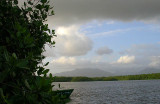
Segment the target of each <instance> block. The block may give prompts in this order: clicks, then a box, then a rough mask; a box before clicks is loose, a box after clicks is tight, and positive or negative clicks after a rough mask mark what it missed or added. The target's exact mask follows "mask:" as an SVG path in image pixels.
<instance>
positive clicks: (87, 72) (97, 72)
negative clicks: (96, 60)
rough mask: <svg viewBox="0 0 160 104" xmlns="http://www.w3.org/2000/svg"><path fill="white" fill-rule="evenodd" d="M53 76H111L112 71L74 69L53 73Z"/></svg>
mask: <svg viewBox="0 0 160 104" xmlns="http://www.w3.org/2000/svg"><path fill="white" fill-rule="evenodd" d="M55 76H86V77H107V76H113V74H112V73H110V72H107V71H104V70H100V69H90V68H86V69H76V70H72V71H66V72H61V73H57V74H55Z"/></svg>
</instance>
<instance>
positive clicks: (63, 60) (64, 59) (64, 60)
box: [51, 57, 76, 65]
mask: <svg viewBox="0 0 160 104" xmlns="http://www.w3.org/2000/svg"><path fill="white" fill-rule="evenodd" d="M51 63H55V64H62V65H65V64H67V65H75V64H76V59H75V58H74V57H59V58H57V59H54V60H52V62H51Z"/></svg>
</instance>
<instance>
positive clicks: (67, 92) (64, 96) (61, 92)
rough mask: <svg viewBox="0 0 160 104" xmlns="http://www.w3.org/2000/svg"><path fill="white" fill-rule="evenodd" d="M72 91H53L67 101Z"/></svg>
mask: <svg viewBox="0 0 160 104" xmlns="http://www.w3.org/2000/svg"><path fill="white" fill-rule="evenodd" d="M73 90H74V89H65V90H56V91H54V92H55V93H56V95H58V96H60V98H62V99H67V98H69V97H70V95H71V94H72V92H73Z"/></svg>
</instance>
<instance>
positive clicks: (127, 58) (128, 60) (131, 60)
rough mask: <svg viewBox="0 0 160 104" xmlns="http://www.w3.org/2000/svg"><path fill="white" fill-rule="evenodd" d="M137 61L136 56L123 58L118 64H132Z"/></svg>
mask: <svg viewBox="0 0 160 104" xmlns="http://www.w3.org/2000/svg"><path fill="white" fill-rule="evenodd" d="M134 61H135V56H128V55H127V56H121V57H120V58H119V59H118V60H117V63H123V64H128V63H132V62H134Z"/></svg>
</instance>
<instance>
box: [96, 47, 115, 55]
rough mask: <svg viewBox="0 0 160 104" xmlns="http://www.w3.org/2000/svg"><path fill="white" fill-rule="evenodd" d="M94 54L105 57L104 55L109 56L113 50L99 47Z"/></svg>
mask: <svg viewBox="0 0 160 104" xmlns="http://www.w3.org/2000/svg"><path fill="white" fill-rule="evenodd" d="M96 53H97V54H98V55H105V54H111V53H113V50H112V49H109V48H108V47H106V46H104V47H101V48H99V49H98V50H96Z"/></svg>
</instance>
